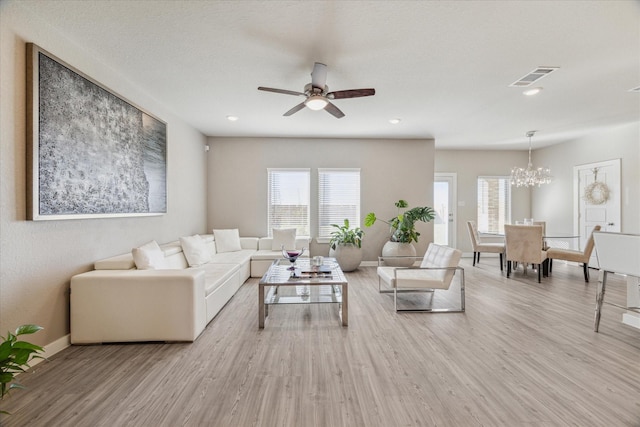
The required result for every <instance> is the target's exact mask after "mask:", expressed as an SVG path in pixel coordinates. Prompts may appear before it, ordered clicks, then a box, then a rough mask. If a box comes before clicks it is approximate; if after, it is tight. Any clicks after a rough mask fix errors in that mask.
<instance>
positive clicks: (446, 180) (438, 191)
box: [433, 173, 456, 248]
mask: <svg viewBox="0 0 640 427" xmlns="http://www.w3.org/2000/svg"><path fill="white" fill-rule="evenodd" d="M455 203H456V174H455V173H436V174H435V176H434V180H433V209H434V210H435V211H436V218H435V219H434V220H433V222H434V224H433V243H435V244H436V245H444V246H450V247H452V248H455V247H456V234H455V230H456V218H455V215H454V211H455V208H454V207H455Z"/></svg>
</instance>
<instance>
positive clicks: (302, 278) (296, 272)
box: [260, 258, 347, 286]
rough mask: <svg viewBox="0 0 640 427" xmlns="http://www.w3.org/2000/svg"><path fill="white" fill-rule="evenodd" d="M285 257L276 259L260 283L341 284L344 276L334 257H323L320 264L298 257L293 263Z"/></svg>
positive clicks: (289, 284) (287, 284)
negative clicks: (315, 264) (313, 263)
mask: <svg viewBox="0 0 640 427" xmlns="http://www.w3.org/2000/svg"><path fill="white" fill-rule="evenodd" d="M291 267H292V264H291V262H289V260H287V259H284V258H282V259H277V260H275V261H274V262H273V264H271V266H270V267H269V270H267V272H266V273H265V275H264V276H262V279H260V284H261V285H283V286H294V285H297V284H311V285H314V284H317V285H320V284H342V283H346V281H347V280H346V278H345V277H344V274H343V273H342V270H341V269H340V266H339V265H338V263H337V262H336V260H335V259H334V258H324V262H323V264H322V265H321V266H314V265H312V264H311V260H310V259H309V258H298V260H297V261H296V262H295V263H294V264H293V269H291Z"/></svg>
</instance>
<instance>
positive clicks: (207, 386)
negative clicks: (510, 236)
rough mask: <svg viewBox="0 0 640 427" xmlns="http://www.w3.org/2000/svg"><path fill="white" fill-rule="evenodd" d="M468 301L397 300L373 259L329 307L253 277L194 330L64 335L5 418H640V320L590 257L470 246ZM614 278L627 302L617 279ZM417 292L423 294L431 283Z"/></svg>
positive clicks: (194, 421) (371, 421)
mask: <svg viewBox="0 0 640 427" xmlns="http://www.w3.org/2000/svg"><path fill="white" fill-rule="evenodd" d="M463 264H464V267H465V272H466V279H467V289H466V290H467V311H466V313H463V314H457V313H456V314H424V313H403V314H396V313H395V312H394V311H393V303H392V297H391V296H390V295H382V294H379V293H378V292H377V279H376V276H375V268H373V267H365V268H361V269H360V270H359V271H357V272H355V273H349V274H348V279H349V294H350V295H349V327H348V328H343V327H342V326H340V323H339V319H338V315H337V307H336V306H334V305H324V306H276V307H272V309H271V310H270V315H269V318H268V320H267V325H266V328H265V329H264V330H259V329H258V315H257V293H258V291H257V280H256V279H251V280H250V281H248V282H247V283H246V284H245V285H244V286H243V287H242V288H241V289H240V291H239V292H238V293H237V294H236V296H235V297H234V298H233V299H232V300H231V301H230V302H229V303H228V304H227V306H226V307H225V308H224V309H223V310H222V312H221V313H220V314H219V315H218V316H217V317H216V318H215V319H214V320H213V321H212V322H211V323H210V324H209V325H208V327H207V328H206V330H205V331H204V333H203V334H202V335H201V336H200V337H199V338H198V340H197V341H196V342H194V343H189V344H185V343H179V344H153V343H152V344H128V345H96V346H72V347H70V348H68V349H66V350H64V351H62V352H61V353H59V354H58V355H56V356H54V357H53V358H51V360H50V361H48V362H42V363H41V364H39V365H37V366H36V367H35V372H34V373H29V374H25V375H22V377H21V378H20V379H21V382H22V383H23V384H24V385H25V386H27V387H28V388H27V389H26V390H15V391H14V392H12V394H11V395H10V396H9V398H5V400H4V401H2V402H0V405H1V406H0V408H2V409H4V410H7V411H10V412H12V413H13V415H11V416H4V415H2V416H0V417H1V418H0V420H1V423H2V425H6V426H125V425H126V426H154V427H155V426H182V425H188V426H296V427H297V426H303V427H305V426H332V427H333V426H349V427H351V426H384V427H387V426H640V391H639V386H640V330H637V329H634V328H631V327H628V326H625V325H623V324H622V323H621V322H620V317H621V315H620V313H621V310H620V309H617V308H615V307H611V306H605V309H604V310H605V311H604V314H603V320H602V323H601V325H600V333H594V332H593V329H592V322H593V311H594V300H595V286H596V282H597V272H594V273H593V274H592V282H591V283H590V284H588V285H585V283H584V281H583V279H582V270H581V269H580V268H579V267H575V266H567V265H563V264H562V263H560V262H558V263H556V264H554V269H553V277H551V278H549V279H543V283H542V284H538V283H537V281H536V275H535V274H533V272H530V273H529V275H527V276H524V275H523V274H522V272H517V273H514V275H513V276H512V278H511V279H506V277H504V276H503V275H500V273H499V268H498V266H497V260H495V259H489V258H487V259H483V260H482V261H481V263H480V264H479V265H478V266H476V267H472V266H471V264H470V260H463ZM616 281H617V282H618V283H619V284H620V285H619V286H615V285H613V284H612V285H611V286H609V294H608V300H610V301H617V302H618V303H622V302H623V300H624V297H623V295H624V293H623V291H624V289H623V288H624V286H623V284H624V282H623V281H622V280H621V279H616ZM421 298H425V297H424V296H423V297H421Z"/></svg>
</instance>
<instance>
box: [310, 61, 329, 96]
mask: <svg viewBox="0 0 640 427" xmlns="http://www.w3.org/2000/svg"><path fill="white" fill-rule="evenodd" d="M326 84H327V66H326V65H325V64H323V63H321V62H316V63H315V64H313V71H312V72H311V86H313V87H319V88H320V89H322V90H324V87H325V85H326Z"/></svg>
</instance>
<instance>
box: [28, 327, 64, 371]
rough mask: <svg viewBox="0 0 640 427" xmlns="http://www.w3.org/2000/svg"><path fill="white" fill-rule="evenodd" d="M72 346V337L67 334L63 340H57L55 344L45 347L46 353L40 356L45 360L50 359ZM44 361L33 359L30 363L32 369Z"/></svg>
mask: <svg viewBox="0 0 640 427" xmlns="http://www.w3.org/2000/svg"><path fill="white" fill-rule="evenodd" d="M70 345H71V335H69V334H67V335H65V336H63V337H62V338H59V339H57V340H55V341H54V342H52V343H50V344H48V345H45V346H44V353H42V354H40V356H42V357H44V358H48V357H51V356H53V355H54V354H57V353H60V352H61V351H62V350H64V349H65V348H67V347H69V346H70ZM43 360H44V359H33V360H32V361H30V362H29V365H30V366H31V367H33V366H36V365H37V364H38V363H40V362H42V361H43Z"/></svg>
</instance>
